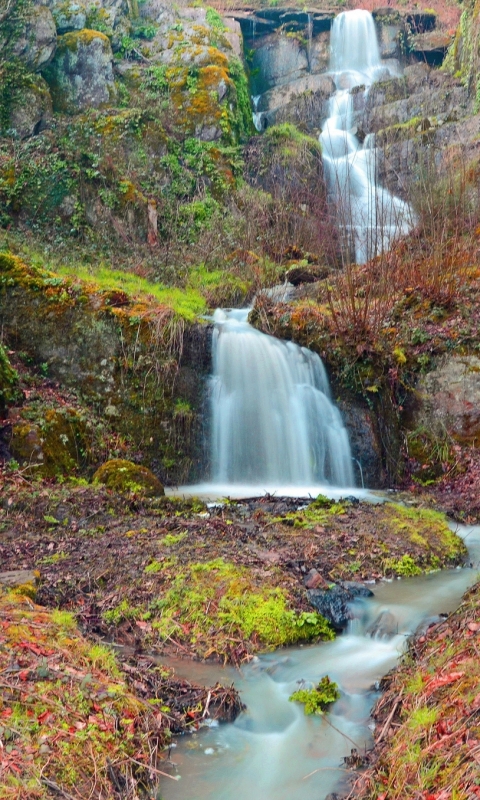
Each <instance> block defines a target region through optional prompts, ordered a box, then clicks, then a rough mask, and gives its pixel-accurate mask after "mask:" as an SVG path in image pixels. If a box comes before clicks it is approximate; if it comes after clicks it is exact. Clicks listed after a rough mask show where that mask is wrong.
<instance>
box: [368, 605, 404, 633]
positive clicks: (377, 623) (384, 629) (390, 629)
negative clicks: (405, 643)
mask: <svg viewBox="0 0 480 800" xmlns="http://www.w3.org/2000/svg"><path fill="white" fill-rule="evenodd" d="M365 633H366V634H367V636H370V637H371V638H372V639H391V638H392V636H395V634H396V633H398V622H397V620H396V618H395V617H394V615H393V614H392V613H391V611H381V612H380V614H379V615H378V617H377V618H376V619H375V620H374V621H373V622H372V624H371V625H369V626H368V628H367V629H366V631H365Z"/></svg>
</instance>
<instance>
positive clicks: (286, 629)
mask: <svg viewBox="0 0 480 800" xmlns="http://www.w3.org/2000/svg"><path fill="white" fill-rule="evenodd" d="M2 494H3V498H4V500H3V504H2V505H3V507H2V510H1V511H0V529H1V539H0V555H1V559H2V563H3V564H4V565H5V567H4V568H5V569H13V568H16V567H18V565H21V566H22V567H27V568H32V569H33V568H35V569H39V570H40V572H41V576H42V582H41V586H40V589H39V598H40V599H41V600H42V601H43V602H45V603H46V604H48V605H49V606H54V607H60V608H62V609H67V610H71V611H72V612H74V613H76V614H77V615H78V617H79V619H81V620H82V624H83V625H84V626H85V629H86V630H87V631H90V632H91V633H97V634H98V633H101V634H102V635H103V636H105V637H107V638H113V639H114V640H116V641H118V642H122V643H124V644H129V645H134V646H135V647H137V648H140V649H142V650H147V651H156V652H159V653H176V654H177V655H178V654H180V655H191V656H200V657H203V658H205V657H212V658H215V659H217V660H221V661H231V662H233V663H240V662H241V661H243V660H244V659H248V658H249V657H250V656H251V655H252V654H253V653H255V652H257V651H259V650H265V649H272V648H275V647H278V646H281V645H286V644H292V643H295V642H299V641H312V640H316V639H318V638H331V636H332V631H331V629H330V627H329V626H328V625H327V623H326V622H325V620H323V619H322V617H320V616H319V615H317V614H316V613H315V612H314V611H313V609H312V607H311V605H310V604H309V602H308V598H307V593H306V590H305V586H304V578H305V575H306V574H307V573H308V572H309V571H310V569H312V568H315V569H316V570H317V571H318V572H319V573H320V574H321V576H322V577H323V579H324V585H326V586H328V585H330V584H332V583H333V582H338V581H341V580H348V579H350V580H351V579H354V580H360V581H361V580H367V579H368V580H375V579H379V578H381V577H383V576H388V577H390V576H395V575H397V576H404V575H411V574H417V573H418V572H420V571H428V570H432V569H438V568H439V567H441V566H444V565H449V566H450V565H454V564H458V563H461V562H462V560H463V558H464V557H465V550H464V547H463V544H462V543H461V541H460V540H459V539H458V538H457V537H456V536H455V535H454V534H452V533H451V531H450V529H449V528H448V526H447V525H446V522H445V520H444V518H443V517H442V516H441V515H440V514H435V513H434V512H431V511H429V510H423V509H411V508H408V509H406V508H404V507H402V506H397V505H393V504H386V505H383V506H382V505H379V506H371V505H367V504H355V505H352V504H351V503H349V502H345V503H334V504H331V503H329V502H328V501H325V500H324V499H322V500H321V501H320V503H319V504H315V503H313V504H312V505H310V506H309V507H307V508H306V509H304V510H299V508H298V507H299V504H300V501H299V502H295V501H288V500H285V501H282V500H275V501H274V500H271V501H268V500H267V501H264V502H261V501H251V502H246V503H227V504H225V505H222V506H221V507H218V508H213V509H207V508H206V507H205V505H204V504H203V503H202V502H200V501H198V500H189V501H180V500H175V499H173V498H168V497H166V498H152V499H148V498H145V497H142V496H141V495H136V494H135V493H134V492H132V493H131V494H130V495H125V494H122V495H120V494H116V493H114V492H112V491H109V490H107V489H106V488H104V487H102V486H91V485H85V484H84V483H83V484H82V482H81V483H80V485H71V484H65V485H64V486H56V487H55V486H53V485H46V484H45V483H42V482H40V483H34V484H32V485H31V486H28V487H25V488H24V487H23V486H22V481H21V476H20V477H19V476H18V475H15V473H12V474H11V475H10V476H9V475H8V474H7V475H4V484H3V493H2Z"/></svg>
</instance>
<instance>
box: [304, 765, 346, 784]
mask: <svg viewBox="0 0 480 800" xmlns="http://www.w3.org/2000/svg"><path fill="white" fill-rule="evenodd" d="M326 769H334V770H338V771H339V772H343V770H344V767H319V768H318V769H314V770H313V772H309V773H308V775H304V776H303V778H302V781H306V780H307V778H311V777H312V775H315V774H316V773H317V772H323V771H324V770H326Z"/></svg>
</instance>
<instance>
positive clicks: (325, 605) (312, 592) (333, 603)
mask: <svg viewBox="0 0 480 800" xmlns="http://www.w3.org/2000/svg"><path fill="white" fill-rule="evenodd" d="M307 596H308V599H309V601H310V603H311V604H312V606H313V607H314V609H315V610H316V611H318V613H319V614H321V615H322V616H323V617H325V619H328V621H329V622H331V624H332V625H333V627H334V628H335V630H337V631H341V630H344V629H345V628H346V627H347V625H348V623H349V622H350V620H351V619H353V613H352V609H351V608H350V605H351V603H353V602H354V600H355V599H356V598H358V597H373V592H372V591H371V590H370V589H367V587H366V586H364V585H363V584H361V583H353V582H351V583H350V582H349V583H344V584H338V585H336V586H332V587H331V588H330V589H308V591H307Z"/></svg>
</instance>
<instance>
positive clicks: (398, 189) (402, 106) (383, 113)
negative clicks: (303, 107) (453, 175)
mask: <svg viewBox="0 0 480 800" xmlns="http://www.w3.org/2000/svg"><path fill="white" fill-rule="evenodd" d="M354 108H355V117H354V120H355V125H356V127H357V129H358V131H359V132H360V133H362V132H363V133H366V132H372V133H375V134H376V144H377V170H378V177H379V180H380V182H381V183H382V184H383V185H386V186H387V187H388V188H389V189H390V190H391V191H392V192H394V193H395V194H397V195H400V196H401V197H407V196H410V197H411V194H412V186H413V185H414V184H415V183H417V184H418V179H419V175H420V174H421V173H422V169H421V168H423V172H424V170H425V167H426V164H427V162H428V161H429V159H428V154H429V153H430V154H431V153H433V152H435V167H436V169H437V170H438V169H440V170H441V169H442V166H441V165H442V164H445V165H448V164H449V163H450V164H451V163H452V162H453V160H454V159H459V161H461V162H463V163H468V162H469V161H471V160H473V159H474V158H476V157H478V154H479V152H480V143H479V141H478V130H479V126H480V115H478V114H474V113H473V112H474V108H473V102H472V97H471V96H470V94H469V90H468V87H467V86H466V84H465V83H464V82H462V81H460V80H458V79H456V78H452V77H451V76H450V75H449V74H448V73H446V72H443V71H442V72H440V71H439V70H436V69H432V68H431V67H429V66H428V65H427V64H413V65H411V66H409V67H406V68H405V70H404V74H403V76H401V77H399V78H392V79H390V80H387V81H381V82H379V83H376V84H375V85H374V86H373V87H372V88H371V90H370V91H369V92H368V93H366V92H364V91H363V90H360V91H357V92H356V93H355V96H354ZM427 146H428V147H427ZM427 180H428V179H427ZM419 188H420V190H421V187H419Z"/></svg>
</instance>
